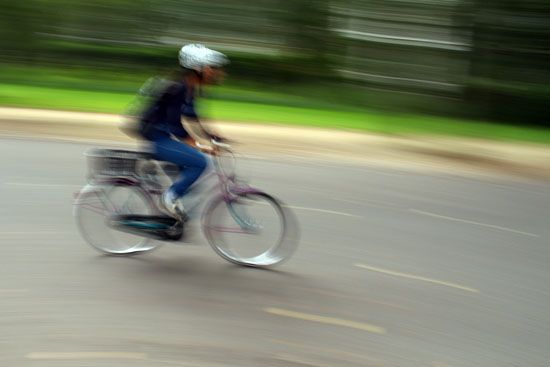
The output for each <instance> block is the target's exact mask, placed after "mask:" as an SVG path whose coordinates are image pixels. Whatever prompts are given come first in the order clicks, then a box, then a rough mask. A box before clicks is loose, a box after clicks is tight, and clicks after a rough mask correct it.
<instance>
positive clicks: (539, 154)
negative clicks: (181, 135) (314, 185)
mask: <svg viewBox="0 0 550 367" xmlns="http://www.w3.org/2000/svg"><path fill="white" fill-rule="evenodd" d="M122 122H123V118H122V117H121V116H117V115H110V114H99V113H82V112H67V111H50V110H38V109H36V110H35V109H20V108H0V134H3V135H11V136H34V137H40V136H44V137H57V138H59V139H63V140H73V139H74V140H82V139H85V140H90V141H108V142H120V143H126V144H131V143H133V142H134V140H133V139H131V138H129V137H127V136H126V135H124V134H123V133H122V132H121V131H120V130H119V126H120V125H121V124H122ZM215 125H216V128H218V129H219V130H220V131H221V132H222V133H223V134H224V135H226V136H228V137H229V138H232V139H235V140H236V141H238V142H239V145H238V148H239V151H243V152H245V153H252V152H260V153H279V154H281V153H282V154H286V155H291V156H297V157H316V158H320V159H323V158H327V159H331V160H334V159H336V160H344V161H350V160H352V161H356V162H365V163H375V164H387V165H390V166H391V165H393V166H395V165H397V166H402V167H412V168H414V167H416V168H422V167H424V168H426V169H428V168H433V169H436V170H439V169H443V170H449V169H453V170H454V169H456V170H462V171H464V170H466V171H468V170H488V171H494V172H500V173H506V174H512V175H520V176H528V177H535V178H550V147H547V146H544V145H537V144H527V143H522V144H519V143H508V142H495V141H485V140H478V139H464V138H450V137H432V136H422V137H420V136H418V137H416V136H415V137H408V136H386V135H377V134H366V133H359V132H350V131H339V130H329V129H318V128H307V127H289V126H279V125H259V124H246V123H230V122H215Z"/></svg>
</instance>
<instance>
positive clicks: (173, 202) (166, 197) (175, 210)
mask: <svg viewBox="0 0 550 367" xmlns="http://www.w3.org/2000/svg"><path fill="white" fill-rule="evenodd" d="M162 205H163V206H164V209H166V210H167V211H168V213H170V214H172V215H174V216H175V217H177V218H179V219H181V220H183V221H185V220H187V214H186V213H185V209H184V207H183V203H182V202H181V200H179V198H178V197H176V195H175V194H174V193H173V192H172V191H170V190H167V191H166V192H165V193H164V194H163V195H162Z"/></svg>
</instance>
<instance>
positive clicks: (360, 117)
mask: <svg viewBox="0 0 550 367" xmlns="http://www.w3.org/2000/svg"><path fill="white" fill-rule="evenodd" d="M243 93H244V92H243ZM132 98H133V93H130V92H114V91H107V92H106V91H90V90H79V89H65V88H54V87H49V86H32V85H20V84H0V105H4V106H17V107H31V108H47V109H59V110H73V111H90V112H106V113H121V112H123V111H124V110H125V108H126V106H127V105H128V103H129V102H130V101H131V100H132ZM202 112H203V114H204V115H205V116H207V117H212V118H214V119H218V120H226V121H242V122H254V123H280V124H288V125H300V126H316V127H325V128H337V129H350V130H358V131H370V132H377V133H385V134H398V135H446V136H466V137H475V138H485V139H491V140H516V141H528V142H537V143H544V144H550V130H548V129H546V130H545V129H534V128H527V127H519V126H509V125H500V124H494V123H488V122H473V121H468V120H460V119H452V118H442V117H433V116H424V115H411V114H391V113H382V112H373V111H368V110H365V111H359V110H344V109H335V108H331V109H322V108H312V107H292V106H278V105H274V104H272V103H270V104H265V103H252V102H245V101H236V100H219V99H210V100H205V101H203V104H202Z"/></svg>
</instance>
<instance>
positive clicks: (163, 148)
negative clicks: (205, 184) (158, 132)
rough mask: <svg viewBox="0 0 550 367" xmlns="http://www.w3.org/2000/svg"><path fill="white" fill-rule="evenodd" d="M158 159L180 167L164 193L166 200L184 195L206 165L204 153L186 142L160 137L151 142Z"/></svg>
mask: <svg viewBox="0 0 550 367" xmlns="http://www.w3.org/2000/svg"><path fill="white" fill-rule="evenodd" d="M153 147H154V151H155V154H156V156H157V158H158V159H160V160H163V161H167V162H171V163H174V164H176V165H177V166H178V167H180V169H181V171H182V174H181V176H180V177H179V178H178V180H176V181H175V182H174V184H173V185H172V186H171V187H170V189H169V190H168V192H167V193H166V195H167V197H166V200H167V201H168V202H175V201H176V199H178V198H179V197H181V196H183V195H185V193H186V192H187V190H188V189H189V187H191V185H192V184H193V183H194V182H195V181H196V180H197V179H198V178H199V177H200V175H201V174H202V173H203V172H204V170H205V169H206V166H207V160H206V157H205V156H204V154H202V153H201V152H199V151H198V150H196V149H194V148H192V147H190V146H189V145H187V144H184V143H181V142H178V141H176V140H173V139H161V140H159V141H156V142H154V144H153Z"/></svg>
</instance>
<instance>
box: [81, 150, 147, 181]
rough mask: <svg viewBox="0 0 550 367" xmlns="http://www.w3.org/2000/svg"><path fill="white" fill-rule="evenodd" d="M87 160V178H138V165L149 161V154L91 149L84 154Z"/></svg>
mask: <svg viewBox="0 0 550 367" xmlns="http://www.w3.org/2000/svg"><path fill="white" fill-rule="evenodd" d="M85 155H86V157H87V159H88V177H89V178H94V177H105V176H107V177H112V176H118V177H121V176H122V177H134V176H139V174H138V164H139V162H140V161H141V160H144V159H151V154H149V153H145V152H136V151H131V150H120V149H93V150H90V151H87V152H86V153H85Z"/></svg>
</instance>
